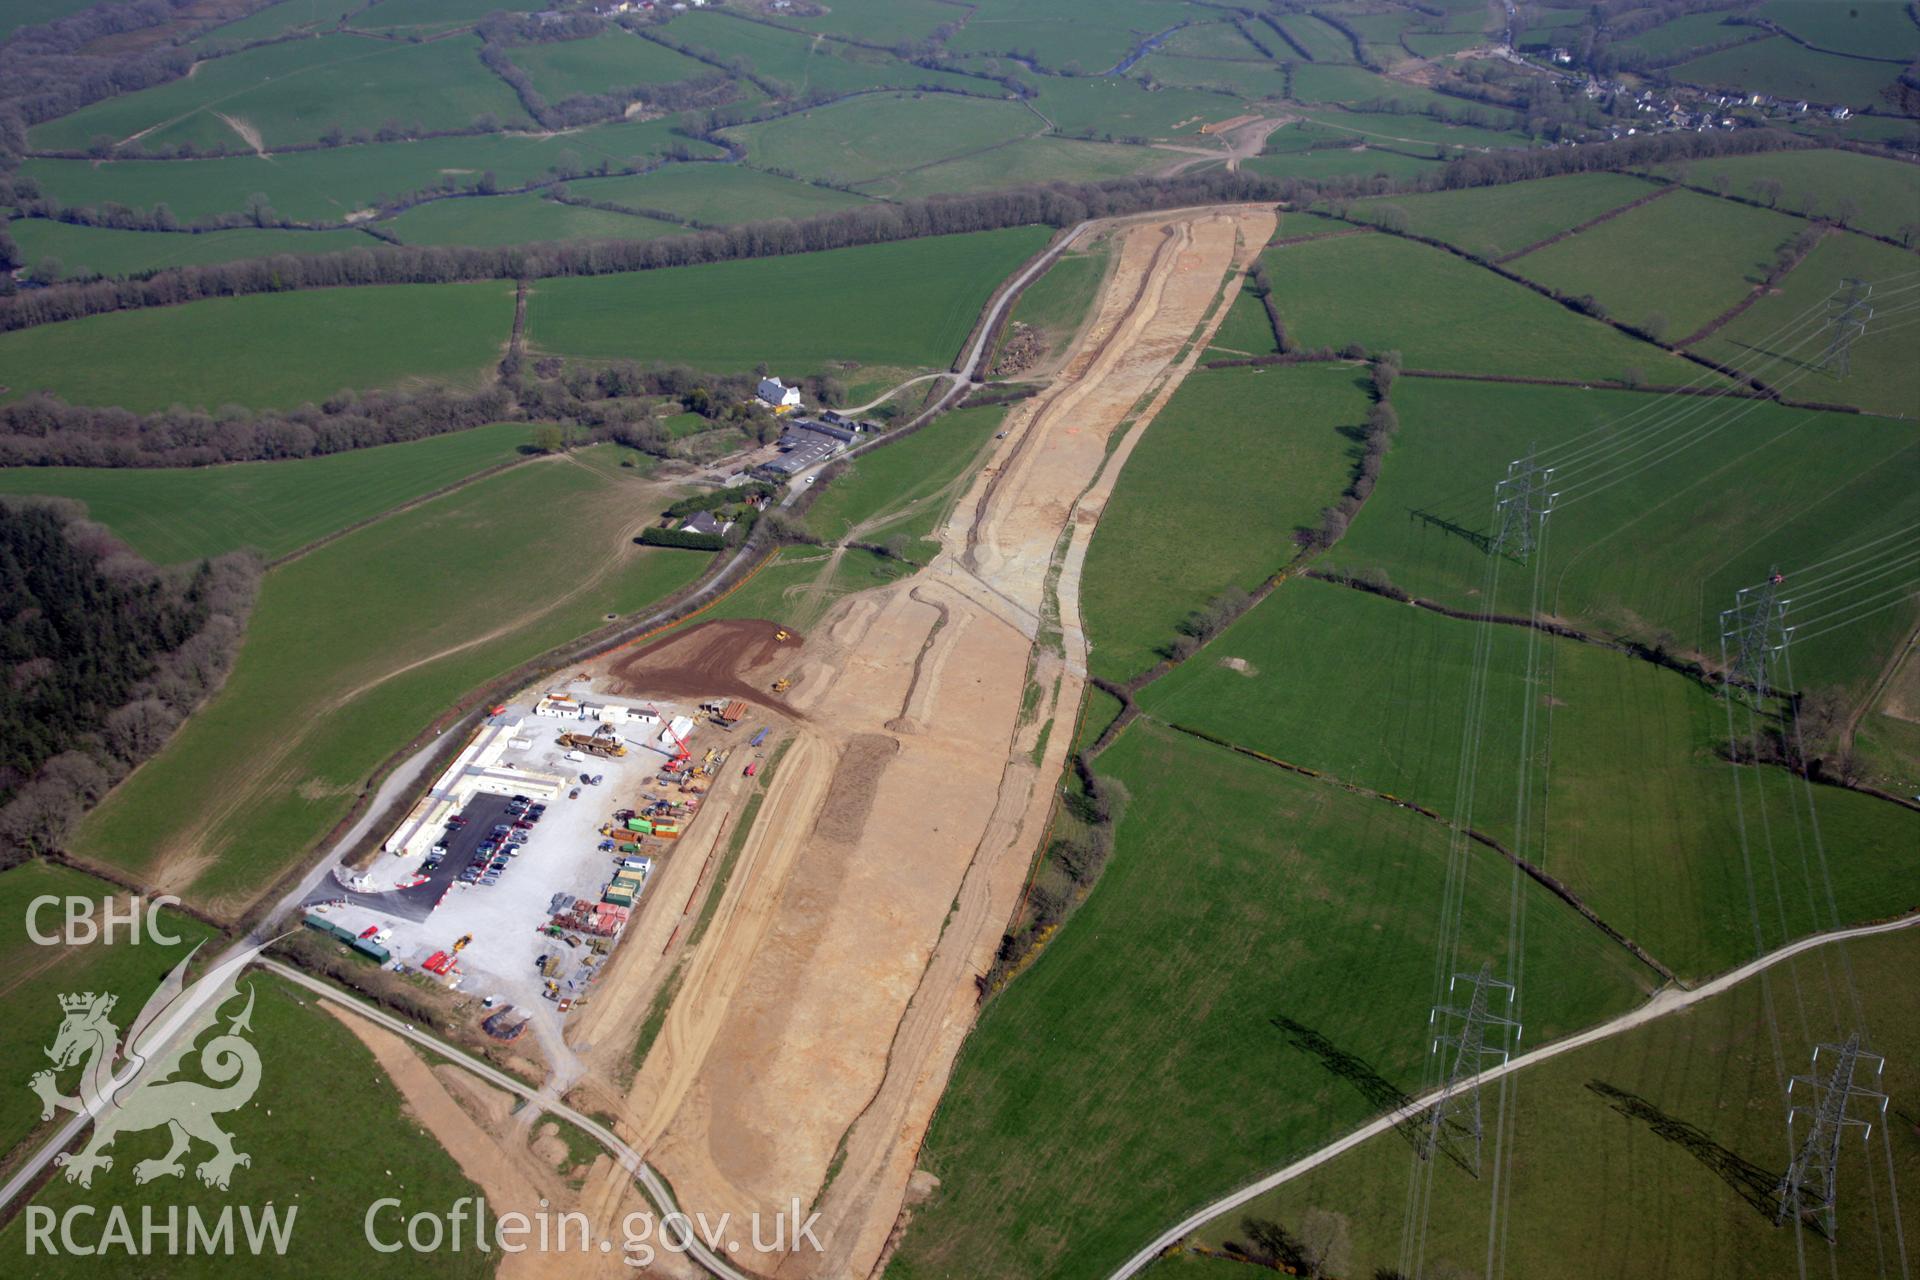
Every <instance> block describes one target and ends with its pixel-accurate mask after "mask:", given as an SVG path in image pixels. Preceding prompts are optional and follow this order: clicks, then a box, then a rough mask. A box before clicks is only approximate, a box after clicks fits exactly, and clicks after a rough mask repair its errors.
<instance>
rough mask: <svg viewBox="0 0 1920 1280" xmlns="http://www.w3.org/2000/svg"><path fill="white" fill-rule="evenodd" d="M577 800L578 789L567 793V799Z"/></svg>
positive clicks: (578, 795) (578, 796)
mask: <svg viewBox="0 0 1920 1280" xmlns="http://www.w3.org/2000/svg"><path fill="white" fill-rule="evenodd" d="M579 798H580V788H578V787H575V788H574V789H573V790H571V791H569V792H567V799H569V800H578V799H579Z"/></svg>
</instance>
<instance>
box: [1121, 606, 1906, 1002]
mask: <svg viewBox="0 0 1920 1280" xmlns="http://www.w3.org/2000/svg"><path fill="white" fill-rule="evenodd" d="M1527 595H1528V582H1527V581H1525V580H1513V579H1507V580H1503V581H1502V582H1501V583H1500V585H1499V590H1498V594H1497V597H1495V598H1493V599H1488V598H1487V597H1485V596H1483V597H1482V599H1483V601H1485V603H1486V607H1488V608H1490V609H1496V610H1498V611H1500V612H1503V613H1515V612H1519V611H1522V610H1524V609H1525V607H1526V604H1527ZM1484 625H1486V624H1482V623H1476V622H1465V621H1459V620H1455V619H1451V618H1446V617H1442V616H1440V615H1438V614H1435V613H1433V612H1431V611H1429V610H1424V609H1410V608H1408V607H1407V606H1405V605H1403V604H1399V603H1396V602H1394V601H1390V600H1386V599H1383V598H1381V597H1378V596H1375V595H1371V594H1369V593H1366V592H1361V591H1355V590H1353V589H1351V588H1346V587H1339V586H1333V585H1329V584H1326V583H1320V582H1314V581H1311V580H1307V581H1295V582H1289V583H1287V584H1286V585H1284V586H1283V587H1281V588H1280V589H1279V590H1278V591H1276V592H1275V593H1274V594H1273V595H1272V596H1269V597H1268V598H1267V599H1266V600H1264V601H1262V602H1261V604H1260V605H1259V606H1257V607H1256V608H1255V609H1254V610H1253V611H1252V612H1251V613H1249V614H1248V615H1247V616H1246V617H1245V618H1243V619H1242V620H1241V621H1240V622H1238V623H1236V624H1235V625H1234V626H1233V627H1232V628H1230V629H1229V630H1228V631H1227V632H1226V633H1225V634H1224V635H1222V636H1221V637H1220V638H1219V639H1218V640H1216V641H1215V642H1214V643H1213V644H1212V645H1211V646H1210V647H1209V648H1208V649H1206V650H1204V651H1203V653H1202V656H1201V657H1200V658H1199V659H1197V660H1192V661H1189V662H1187V663H1185V664H1183V665H1182V666H1181V667H1180V668H1178V669H1177V670H1176V671H1174V672H1173V673H1172V674H1171V675H1169V676H1167V677H1165V678H1164V679H1162V680H1160V681H1157V682H1156V683H1154V684H1153V685H1151V686H1149V688H1148V689H1147V690H1145V691H1144V692H1143V695H1142V698H1141V703H1142V706H1143V707H1144V708H1145V709H1146V710H1147V712H1148V713H1149V714H1151V715H1152V716H1154V717H1155V718H1156V719H1158V720H1162V721H1165V722H1168V723H1172V724H1179V725H1187V726H1192V727H1194V728H1197V729H1200V730H1203V731H1205V732H1208V733H1211V734H1214V735H1216V736H1219V737H1223V738H1226V739H1228V740H1230V741H1234V742H1237V743H1240V744H1241V745H1244V746H1249V747H1252V748H1254V749H1256V750H1260V751H1264V752H1266V753H1268V754H1270V755H1274V756H1278V757H1280V758H1281V759H1285V760H1290V761H1293V762H1295V763H1298V764H1303V765H1306V766H1309V767H1311V768H1314V769H1319V770H1323V771H1326V772H1328V773H1330V774H1332V775H1334V776H1335V777H1337V778H1339V779H1340V780H1342V781H1345V782H1353V783H1358V784H1360V785H1362V786H1366V787H1370V788H1373V789H1375V790H1378V791H1383V792H1387V793H1389V794H1392V795H1395V796H1402V797H1405V798H1407V799H1410V800H1415V801H1418V802H1419V803H1422V804H1424V805H1427V806H1428V807H1430V808H1432V809H1434V810H1436V811H1438V812H1439V813H1441V814H1442V815H1445V816H1447V817H1449V818H1453V819H1455V820H1458V821H1464V822H1469V823H1471V825H1472V826H1474V827H1475V828H1477V829H1479V830H1482V831H1485V832H1488V833H1490V834H1491V835H1493V836H1494V837H1495V838H1497V839H1499V840H1501V841H1503V842H1504V843H1506V844H1507V846H1508V847H1509V848H1513V847H1515V841H1516V839H1517V835H1516V832H1515V831H1514V818H1513V814H1514V804H1515V797H1516V789H1517V776H1518V760H1519V757H1518V755H1517V750H1518V738H1517V728H1516V726H1517V725H1518V724H1519V723H1520V718H1521V715H1522V712H1523V710H1524V708H1525V705H1526V703H1527V701H1528V689H1527V686H1526V685H1525V684H1524V682H1523V679H1522V673H1523V671H1524V669H1525V662H1526V649H1527V633H1526V632H1525V631H1524V630H1522V629H1521V628H1518V627H1496V628H1495V629H1494V632H1493V634H1490V635H1488V636H1484V637H1482V636H1479V635H1477V632H1478V631H1479V629H1480V628H1481V627H1483V626H1484ZM1482 640H1484V641H1485V642H1486V643H1487V644H1488V645H1489V646H1490V648H1489V649H1488V651H1487V652H1488V659H1487V670H1486V676H1485V679H1486V682H1487V690H1488V692H1487V698H1488V702H1487V710H1486V713H1485V714H1486V725H1485V728H1484V731H1483V736H1482V737H1481V738H1479V739H1478V740H1477V741H1478V743H1479V750H1478V752H1477V753H1475V754H1474V755H1473V757H1472V759H1473V761H1474V762H1476V764H1477V774H1478V779H1479V781H1478V786H1477V788H1476V790H1475V792H1474V795H1473V797H1472V801H1471V807H1470V808H1469V807H1468V805H1467V802H1466V800H1465V798H1463V797H1461V796H1460V795H1459V794H1458V778H1459V771H1460V768H1461V754H1462V746H1461V737H1462V735H1461V725H1462V723H1463V717H1464V715H1465V711H1466V691H1467V688H1468V684H1469V672H1470V671H1471V670H1472V668H1473V665H1474V660H1475V656H1476V649H1475V646H1476V643H1477V642H1479V641H1482ZM1539 647H1540V649H1542V650H1543V651H1544V652H1542V653H1541V654H1540V660H1541V663H1542V669H1543V671H1544V672H1546V673H1547V674H1545V675H1544V676H1543V679H1542V686H1541V689H1540V690H1536V691H1535V693H1534V697H1536V698H1537V699H1539V701H1540V702H1541V703H1543V704H1544V705H1545V706H1547V707H1549V708H1551V711H1550V712H1549V713H1548V714H1547V718H1546V719H1545V720H1543V721H1542V722H1541V724H1540V727H1539V730H1538V731H1539V732H1541V733H1542V734H1545V733H1547V732H1549V731H1550V733H1551V739H1550V741H1551V761H1552V767H1551V773H1550V775H1549V778H1548V789H1547V791H1546V798H1545V800H1544V801H1542V802H1540V811H1541V813H1542V814H1543V815H1544V817H1543V819H1542V821H1543V828H1542V833H1543V838H1542V841H1541V843H1540V844H1539V845H1538V846H1537V847H1536V846H1531V845H1530V846H1529V848H1528V849H1527V850H1526V853H1527V856H1529V857H1531V858H1534V859H1535V860H1536V861H1538V862H1540V863H1541V864H1542V865H1546V866H1548V867H1549V868H1550V869H1551V871H1552V872H1553V874H1554V875H1555V876H1557V877H1558V878H1559V879H1560V880H1561V881H1563V882H1564V883H1566V884H1567V885H1568V886H1569V887H1570V888H1571V889H1572V890H1573V892H1574V893H1576V894H1578V895H1579V896H1580V897H1581V898H1582V899H1583V900H1584V901H1585V902H1586V903H1587V904H1588V906H1590V907H1591V908H1592V909H1593V910H1594V911H1595V912H1596V913H1597V914H1598V915H1599V916H1600V918H1601V919H1603V920H1605V921H1606V922H1607V923H1609V924H1610V925H1612V926H1613V927H1614V928H1616V929H1618V930H1620V931H1621V933H1622V934H1624V935H1625V936H1626V937H1629V938H1632V939H1633V940H1634V941H1636V942H1638V943H1639V944H1641V945H1642V946H1644V947H1645V948H1646V949H1647V950H1648V951H1649V952H1651V953H1652V954H1653V956H1654V957H1655V958H1656V959H1658V960H1660V961H1661V962H1662V963H1664V964H1666V965H1667V966H1668V967H1670V968H1671V969H1672V970H1673V971H1674V972H1676V973H1678V974H1680V975H1682V976H1683V977H1685V978H1688V979H1698V978H1704V977H1707V976H1709V975H1711V974H1715V973H1719V972H1722V971H1724V970H1727V969H1730V968H1732V967H1734V966H1735V965H1737V964H1738V963H1740V962H1741V961H1742V960H1745V959H1748V958H1750V957H1751V956H1752V955H1753V953H1754V931H1755V926H1754V924H1753V923H1752V922H1751V921H1750V920H1749V915H1748V886H1747V882H1746V879H1745V876H1744V874H1743V871H1742V862H1741V845H1740V839H1739V815H1740V812H1741V810H1740V808H1738V807H1737V805H1738V804H1739V803H1741V802H1743V803H1744V805H1745V808H1746V822H1747V825H1748V826H1750V827H1752V828H1753V829H1754V832H1755V845H1756V848H1755V851H1754V853H1753V857H1754V859H1755V862H1756V864H1757V865H1756V877H1757V880H1758V885H1759V889H1758V891H1759V893H1760V894H1761V895H1762V900H1763V901H1765V902H1767V903H1768V904H1769V906H1768V910H1767V914H1766V916H1765V917H1764V919H1763V920H1762V922H1761V926H1760V928H1761V930H1762V932H1763V933H1764V936H1765V938H1766V945H1767V947H1769V948H1771V947H1776V946H1779V945H1781V944H1782V943H1784V942H1787V941H1789V940H1791V939H1793V938H1797V937H1801V936H1804V935H1806V934H1808V933H1812V932H1817V931H1818V930H1819V929H1820V928H1823V927H1830V925H1831V919H1830V917H1829V916H1828V915H1827V904H1826V901H1825V899H1824V897H1822V898H1821V899H1820V900H1819V901H1818V903H1817V904H1815V903H1812V902H1810V901H1809V899H1808V896H1807V893H1808V891H1807V887H1806V884H1805V883H1804V880H1803V877H1804V876H1805V875H1807V874H1810V872H1809V870H1808V868H1807V867H1806V866H1803V862H1802V860H1803V859H1809V858H1810V852H1803V851H1802V847H1801V839H1802V838H1803V837H1801V836H1797V835H1795V834H1793V833H1795V832H1796V831H1804V823H1805V812H1804V810H1805V804H1806V794H1805V792H1806V788H1805V787H1804V786H1803V784H1801V783H1800V782H1799V780H1798V779H1795V778H1793V777H1792V776H1791V775H1789V774H1787V773H1785V772H1784V771H1781V770H1777V769H1757V770H1756V769H1747V770H1743V771H1742V772H1743V778H1742V779H1741V785H1742V786H1743V788H1744V789H1743V790H1742V791H1740V792H1736V790H1735V783H1736V780H1735V778H1734V776H1733V773H1734V771H1733V768H1732V766H1730V765H1729V764H1727V763H1726V761H1725V760H1724V759H1723V758H1721V755H1720V751H1721V749H1722V748H1724V746H1725V744H1726V739H1727V728H1726V717H1725V711H1724V709H1723V708H1722V706H1721V705H1720V704H1719V702H1718V701H1717V699H1716V698H1715V697H1714V696H1713V695H1712V694H1710V693H1709V692H1707V691H1706V690H1705V689H1703V688H1702V687H1701V686H1700V685H1698V684H1697V683H1695V682H1693V681H1690V680H1688V679H1687V678H1685V677H1683V676H1681V675H1679V674H1677V673H1675V672H1671V671H1666V670H1662V669H1661V668H1659V667H1656V666H1654V665H1653V664H1651V663H1648V662H1644V661H1636V660H1634V659H1632V658H1629V657H1626V656H1625V655H1622V654H1619V653H1615V652H1611V651H1608V650H1606V649H1602V648H1599V647H1597V646H1594V645H1586V644H1580V643H1577V642H1573V641H1561V640H1554V641H1542V642H1541V643H1540V646H1539ZM1234 659H1237V660H1238V662H1237V663H1236V665H1234V666H1228V665H1226V663H1227V662H1228V661H1229V660H1234ZM1736 723H1737V725H1738V728H1739V730H1740V732H1741V733H1742V734H1745V733H1746V732H1747V721H1746V717H1745V714H1744V713H1741V714H1740V715H1739V716H1738V717H1737V719H1736ZM1541 754H1542V755H1543V756H1545V755H1546V754H1547V753H1546V750H1545V748H1542V749H1541ZM1815 803H1816V804H1817V807H1818V812H1819V821H1820V827H1821V829H1822V831H1823V833H1824V836H1825V841H1826V844H1825V848H1826V856H1827V860H1828V863H1829V866H1830V868H1831V873H1832V883H1833V893H1834V899H1835V903H1836V904H1837V906H1836V909H1837V911H1838V914H1839V917H1840V920H1841V921H1842V922H1843V923H1849V924H1852V923H1861V922H1863V921H1867V920H1874V919H1879V918H1881V917H1882V916H1885V915H1887V914H1890V913H1897V912H1900V911H1903V910H1905V909H1906V908H1907V906H1908V905H1909V900H1910V891H1909V889H1908V887H1907V884H1906V883H1905V882H1904V881H1905V879H1906V878H1907V877H1910V876H1912V875H1913V874H1916V873H1920V817H1916V816H1915V815H1914V814H1912V813H1909V812H1907V811H1905V810H1902V809H1900V808H1897V807H1896V806H1894V805H1891V804H1888V803H1887V802H1885V801H1882V800H1874V799H1869V798H1867V797H1864V796H1861V795H1859V794H1856V793H1853V792H1849V791H1842V790H1839V789H1837V788H1827V787H1823V788H1821V789H1820V790H1819V793H1818V796H1817V799H1816V801H1815ZM1763 808H1764V812H1765V814H1766V815H1767V818H1768V821H1769V823H1770V825H1771V829H1772V831H1773V832H1774V833H1775V837H1774V843H1773V844H1772V845H1771V846H1768V847H1767V848H1766V849H1764V850H1763V849H1760V848H1759V847H1758V843H1759V841H1758V831H1759V829H1760V816H1761V813H1762V811H1763ZM1811 874H1817V873H1811ZM1776 896H1778V899H1779V901H1780V902H1781V904H1782V905H1781V906H1780V908H1779V914H1778V916H1776V914H1775V911H1774V907H1773V904H1774V903H1775V901H1776Z"/></svg>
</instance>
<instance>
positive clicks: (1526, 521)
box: [1488, 449, 1555, 564]
mask: <svg viewBox="0 0 1920 1280" xmlns="http://www.w3.org/2000/svg"><path fill="white" fill-rule="evenodd" d="M1552 478H1553V468H1552V467H1541V466H1536V465H1534V461H1533V451H1532V450H1531V449H1529V450H1528V451H1527V456H1526V457H1524V458H1517V459H1515V460H1514V461H1512V462H1509V463H1508V464H1507V478H1506V479H1505V480H1500V481H1496V482H1495V483H1494V486H1493V510H1494V515H1495V517H1496V518H1497V519H1498V521H1499V525H1498V528H1497V529H1496V531H1495V533H1494V535H1493V541H1492V543H1490V544H1489V546H1488V550H1490V551H1491V552H1493V554H1495V555H1510V556H1512V557H1513V558H1514V559H1516V560H1518V561H1519V562H1520V563H1521V564H1525V563H1526V562H1527V557H1528V556H1529V555H1531V554H1532V553H1533V548H1534V545H1535V543H1536V542H1537V541H1538V539H1539V533H1540V526H1541V525H1542V524H1544V523H1545V522H1546V519H1547V513H1548V512H1549V511H1551V510H1553V499H1554V496H1555V495H1554V494H1553V493H1552V492H1551V491H1550V490H1549V489H1548V488H1547V484H1548V482H1549V481H1551V480H1552Z"/></svg>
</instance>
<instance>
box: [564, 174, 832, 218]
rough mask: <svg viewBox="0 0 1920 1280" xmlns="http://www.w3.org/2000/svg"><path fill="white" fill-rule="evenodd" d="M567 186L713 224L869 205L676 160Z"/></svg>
mask: <svg viewBox="0 0 1920 1280" xmlns="http://www.w3.org/2000/svg"><path fill="white" fill-rule="evenodd" d="M567 188H568V190H570V191H572V192H573V193H574V194H575V195H577V196H580V197H581V198H583V199H587V200H603V201H606V202H608V203H610V204H618V205H625V206H627V207H629V208H636V209H649V210H659V211H661V212H665V213H671V214H675V215H677V216H679V217H682V218H686V219H688V220H689V221H692V222H697V223H705V224H707V225H711V226H723V225H726V224H729V223H734V222H759V221H761V220H763V219H767V218H810V217H814V216H816V215H818V214H822V213H831V212H833V211H834V210H835V209H844V208H846V207H847V206H848V205H854V204H865V203H866V201H864V200H862V199H861V198H860V197H859V196H856V195H850V194H848V193H847V192H845V191H835V190H834V189H832V188H831V187H817V186H814V185H813V184H811V183H807V182H795V181H794V180H793V179H791V178H782V177H778V176H776V175H774V174H771V173H762V172H760V171H759V170H758V169H749V168H747V167H746V166H744V165H737V164H675V165H668V166H667V167H666V168H664V169H656V170H655V171H654V172H652V173H648V174H640V175H635V176H630V177H620V178H587V179H583V180H581V181H578V182H570V183H568V184H567Z"/></svg>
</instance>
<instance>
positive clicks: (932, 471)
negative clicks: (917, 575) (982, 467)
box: [807, 405, 1007, 562]
mask: <svg viewBox="0 0 1920 1280" xmlns="http://www.w3.org/2000/svg"><path fill="white" fill-rule="evenodd" d="M1006 414H1007V411H1006V409H1005V408H1004V407H1002V406H999V405H993V406H988V407H985V408H979V409H960V410H957V411H956V412H953V413H946V414H942V415H941V416H940V417H938V418H936V419H934V420H933V421H932V422H930V423H928V424H927V425H926V426H924V427H922V428H920V430H918V431H916V432H914V433H913V434H912V435H909V436H904V437H902V438H901V439H899V440H895V441H893V442H892V443H889V444H885V445H882V446H880V447H879V448H877V449H872V450H869V451H868V452H866V453H863V454H861V455H860V456H859V457H857V458H854V459H853V460H851V461H850V462H849V463H848V464H847V467H848V469H847V471H846V472H845V473H844V474H841V475H838V476H835V477H834V478H833V480H832V481H831V483H829V484H828V485H827V487H826V491H825V492H823V493H822V494H821V495H820V497H819V498H818V499H817V500H816V501H815V502H814V504H813V506H812V507H810V508H808V510H807V527H808V528H809V529H811V530H813V531H814V532H815V533H817V534H819V535H820V536H821V537H822V538H825V539H827V540H829V541H834V542H837V541H840V540H842V539H845V538H856V539H858V540H859V541H861V542H875V543H881V544H885V543H887V542H890V541H892V540H893V539H895V538H904V539H905V541H906V546H905V548H904V553H905V554H906V555H907V556H908V557H910V558H911V559H914V560H918V561H922V562H924V561H925V560H926V559H928V557H929V555H930V552H931V551H932V550H933V548H932V547H930V546H929V545H928V543H927V540H928V539H930V538H931V537H932V535H933V532H934V530H935V529H936V528H937V527H938V526H939V523H940V520H941V518H942V517H943V516H944V515H945V514H946V512H947V511H948V510H949V509H950V508H951V507H952V506H953V504H954V501H955V500H956V499H957V498H958V497H959V493H960V489H961V488H962V486H964V485H965V484H966V482H967V479H968V478H969V477H970V476H971V475H972V474H973V471H974V468H975V464H976V463H977V462H978V461H979V460H980V459H981V457H982V451H983V450H984V449H985V448H986V446H987V443H988V442H989V441H990V440H992V439H993V434H994V432H996V431H998V430H999V429H1000V423H1001V422H1002V421H1003V420H1004V419H1005V418H1006Z"/></svg>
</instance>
